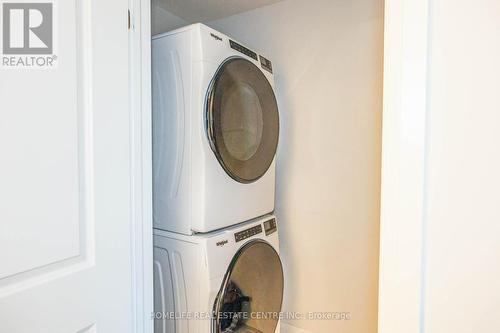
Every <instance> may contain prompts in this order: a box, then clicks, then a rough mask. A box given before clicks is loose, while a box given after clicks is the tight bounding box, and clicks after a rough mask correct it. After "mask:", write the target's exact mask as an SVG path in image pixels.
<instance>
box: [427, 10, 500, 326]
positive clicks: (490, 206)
mask: <svg viewBox="0 0 500 333" xmlns="http://www.w3.org/2000/svg"><path fill="white" fill-rule="evenodd" d="M430 13H431V14H430V27H431V33H430V40H429V45H430V51H429V54H430V56H429V59H430V63H429V66H430V67H429V83H430V84H429V88H428V89H429V91H430V95H429V110H428V161H427V169H428V173H427V188H426V190H427V193H426V195H427V207H428V211H427V213H426V216H427V221H426V230H425V237H426V240H425V242H426V257H425V258H424V260H425V275H424V276H425V290H424V307H425V312H424V321H425V325H424V328H425V332H429V333H438V332H455V333H461V332H464V333H465V332H500V174H499V172H500V99H499V97H500V43H499V32H500V2H498V1H495V0H478V1H474V4H473V5H472V6H471V5H470V2H468V1H464V0H459V1H457V0H441V1H433V2H431V9H430Z"/></svg>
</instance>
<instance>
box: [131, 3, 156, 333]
mask: <svg viewBox="0 0 500 333" xmlns="http://www.w3.org/2000/svg"><path fill="white" fill-rule="evenodd" d="M129 8H130V9H129V11H130V14H127V16H128V15H130V18H129V20H130V21H129V27H130V28H129V57H130V62H129V66H130V99H131V104H130V105H131V110H130V121H131V128H130V131H131V137H132V141H131V143H130V149H131V156H132V160H131V161H130V167H131V170H132V179H131V185H132V197H131V211H132V213H131V214H132V221H133V224H132V225H131V235H132V236H131V237H132V239H131V241H132V258H133V262H132V267H131V273H132V286H131V288H132V295H133V312H134V313H135V317H134V318H133V331H134V332H136V333H143V332H144V333H146V332H147V333H152V332H153V328H154V327H153V326H154V325H153V324H154V321H153V320H151V314H152V313H153V218H152V216H153V213H152V207H153V206H152V151H151V149H152V142H151V131H152V130H151V3H150V0H129ZM124 18H125V15H124ZM126 23H127V22H126V21H125V20H124V24H126Z"/></svg>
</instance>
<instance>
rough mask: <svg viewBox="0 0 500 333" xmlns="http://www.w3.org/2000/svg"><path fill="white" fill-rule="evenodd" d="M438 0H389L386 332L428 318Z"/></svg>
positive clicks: (418, 327)
mask: <svg viewBox="0 0 500 333" xmlns="http://www.w3.org/2000/svg"><path fill="white" fill-rule="evenodd" d="M430 3H431V0H385V14H384V16H385V17H384V26H385V27H384V88H383V89H384V102H383V125H382V128H383V130H382V184H381V211H380V215H381V216H380V257H379V258H380V261H379V309H378V311H379V313H378V332H379V333H399V332H402V331H404V332H408V333H420V332H423V323H424V317H423V313H424V311H423V310H424V306H425V299H424V291H425V283H424V281H425V280H424V276H425V237H424V234H425V227H426V222H425V221H426V198H425V189H426V171H427V168H426V161H427V152H428V149H427V128H428V124H427V112H428V105H427V104H428V102H427V98H428V91H427V90H428V71H429V60H428V58H429V54H428V52H429V39H430V38H429V31H430V27H429V22H430V20H429V17H430V14H431V13H430V12H429V7H430Z"/></svg>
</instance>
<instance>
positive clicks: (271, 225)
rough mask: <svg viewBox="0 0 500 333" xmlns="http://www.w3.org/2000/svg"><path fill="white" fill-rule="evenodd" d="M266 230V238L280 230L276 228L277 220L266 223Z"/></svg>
mask: <svg viewBox="0 0 500 333" xmlns="http://www.w3.org/2000/svg"><path fill="white" fill-rule="evenodd" d="M264 230H265V231H266V236H269V235H270V234H272V233H274V232H276V231H277V230H278V228H277V227H276V219H270V220H267V221H266V222H264Z"/></svg>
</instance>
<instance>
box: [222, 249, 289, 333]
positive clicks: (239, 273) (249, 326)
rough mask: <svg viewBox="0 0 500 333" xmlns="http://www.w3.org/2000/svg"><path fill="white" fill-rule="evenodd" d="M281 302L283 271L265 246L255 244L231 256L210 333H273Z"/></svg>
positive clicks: (271, 252) (275, 257)
mask: <svg viewBox="0 0 500 333" xmlns="http://www.w3.org/2000/svg"><path fill="white" fill-rule="evenodd" d="M282 300H283V267H282V265H281V260H280V258H279V256H278V253H276V251H275V250H274V248H273V247H272V246H271V245H269V244H268V243H266V242H264V241H261V240H256V241H251V242H249V243H248V244H246V245H245V246H243V247H242V248H241V249H240V250H239V251H238V253H237V254H236V255H235V256H234V258H233V260H232V262H231V265H230V266H229V269H228V271H227V273H226V276H225V278H224V282H223V285H222V288H221V290H220V291H219V293H218V295H217V298H216V300H215V304H214V313H215V316H214V319H213V322H212V332H214V333H237V332H240V333H274V332H275V330H276V326H277V325H278V320H279V313H280V311H281V303H282Z"/></svg>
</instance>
